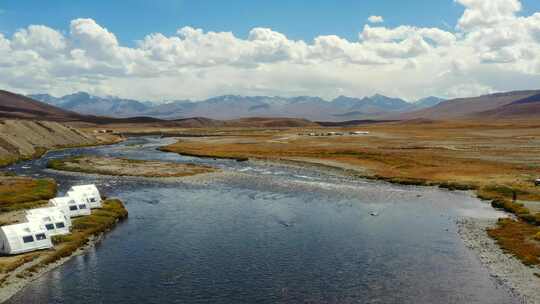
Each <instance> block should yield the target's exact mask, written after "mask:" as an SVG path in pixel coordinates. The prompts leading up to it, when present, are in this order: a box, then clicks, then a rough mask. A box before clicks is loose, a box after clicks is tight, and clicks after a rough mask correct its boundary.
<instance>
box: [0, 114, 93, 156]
mask: <svg viewBox="0 0 540 304" xmlns="http://www.w3.org/2000/svg"><path fill="white" fill-rule="evenodd" d="M97 143H98V140H97V139H96V138H95V137H93V136H92V135H88V134H85V133H83V132H81V131H79V130H77V129H75V128H72V127H69V126H66V125H64V124H61V123H58V122H51V121H30V120H0V165H6V164H9V163H11V162H13V161H16V160H19V159H23V158H30V157H33V156H37V155H39V154H41V153H43V152H45V151H46V150H48V149H52V148H59V147H71V146H85V145H93V144H97Z"/></svg>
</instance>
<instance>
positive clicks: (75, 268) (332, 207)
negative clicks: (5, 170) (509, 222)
mask: <svg viewBox="0 0 540 304" xmlns="http://www.w3.org/2000/svg"><path fill="white" fill-rule="evenodd" d="M171 141H174V140H173V139H158V138H132V139H130V140H128V141H126V142H123V143H121V144H117V145H113V146H107V147H97V148H86V149H72V150H64V151H55V152H51V153H48V154H47V155H46V156H45V157H43V158H42V159H39V160H35V161H29V162H25V163H20V164H17V165H14V166H12V167H11V168H10V169H11V170H13V171H15V172H17V173H19V174H25V175H31V176H41V177H43V176H47V177H53V178H55V179H57V181H58V182H59V185H60V193H63V192H64V191H66V189H67V188H68V187H69V186H71V185H73V184H78V183H87V182H88V183H89V182H91V183H96V184H97V185H98V186H99V188H100V189H101V190H102V191H103V192H104V193H105V194H106V195H107V196H109V197H118V198H120V199H122V200H123V201H124V202H125V203H126V206H127V208H128V210H129V214H130V217H129V219H128V220H127V221H126V222H123V223H121V224H120V225H119V226H117V227H116V228H115V229H114V230H113V231H111V232H110V233H108V234H107V235H106V237H105V238H104V239H103V241H102V242H100V243H99V244H98V245H97V246H96V247H95V248H93V249H90V250H89V251H88V252H87V253H86V254H84V255H82V256H78V257H75V258H73V259H71V260H70V261H69V262H67V263H66V264H64V265H62V266H61V267H59V268H57V269H55V270H53V271H51V272H49V273H48V274H46V275H44V276H42V277H41V278H39V279H37V280H36V281H34V282H32V283H31V284H29V285H28V287H26V288H25V289H24V290H22V291H21V292H19V293H18V294H17V295H15V296H14V297H13V298H12V299H11V300H9V301H8V302H7V303H9V304H28V303H36V304H38V303H70V304H71V303H92V304H95V303H116V304H128V303H130V304H131V303H491V304H492V303H513V302H514V300H513V299H512V297H511V296H510V294H509V293H508V291H507V290H506V289H505V288H503V287H502V286H500V285H498V283H497V282H495V280H493V279H492V278H491V277H490V275H489V273H488V272H487V271H486V269H485V268H483V267H482V265H481V264H480V262H479V260H478V259H477V257H476V256H475V254H474V253H473V252H471V251H470V250H468V249H467V248H465V246H464V245H463V243H462V241H461V239H460V237H459V235H458V233H457V226H456V220H457V219H459V218H460V217H463V216H467V217H480V218H496V217H499V216H501V214H500V213H498V212H497V211H494V210H493V209H492V208H491V207H490V206H489V205H488V204H487V203H485V202H481V201H479V200H477V199H475V198H473V197H472V196H471V194H470V193H466V192H450V191H446V190H441V189H437V188H430V187H412V186H398V185H391V184H387V183H380V182H372V181H363V180H352V179H349V178H346V177H342V176H339V175H335V174H333V173H332V172H328V173H321V172H318V171H315V170H309V169H299V168H291V167H286V166H279V165H270V164H258V163H252V162H245V163H239V162H235V161H230V160H208V159H198V158H192V157H184V156H179V155H177V154H173V153H164V152H159V151H157V150H156V148H157V147H159V146H160V145H164V144H167V143H170V142H171ZM82 153H86V154H98V155H108V156H122V157H127V158H133V159H155V160H164V161H174V162H193V163H203V164H211V165H213V166H217V167H219V168H221V169H222V170H223V172H225V173H226V174H222V175H219V176H216V177H215V178H212V179H200V178H199V179H194V180H188V181H171V180H167V181H164V180H149V179H133V178H118V177H103V176H102V177H97V176H91V175H78V176H73V175H69V174H62V173H55V172H50V171H48V170H45V169H44V168H45V165H46V163H47V161H48V160H49V159H51V158H58V157H64V156H68V155H78V154H82ZM371 214H376V216H373V215H371Z"/></svg>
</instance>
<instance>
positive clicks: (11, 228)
mask: <svg viewBox="0 0 540 304" xmlns="http://www.w3.org/2000/svg"><path fill="white" fill-rule="evenodd" d="M52 247H53V244H52V242H51V239H50V237H49V235H48V234H47V230H46V229H45V227H42V226H41V225H40V223H37V222H28V223H22V224H15V225H8V226H2V227H0V253H3V254H19V253H25V252H30V251H35V250H40V249H49V248H52Z"/></svg>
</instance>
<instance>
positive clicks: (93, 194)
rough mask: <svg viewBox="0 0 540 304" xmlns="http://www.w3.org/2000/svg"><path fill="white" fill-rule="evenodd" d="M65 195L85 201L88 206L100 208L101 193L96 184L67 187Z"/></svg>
mask: <svg viewBox="0 0 540 304" xmlns="http://www.w3.org/2000/svg"><path fill="white" fill-rule="evenodd" d="M67 195H68V196H69V197H71V198H73V199H75V200H76V201H77V202H81V201H86V202H87V203H88V205H90V208H92V209H95V208H101V202H102V199H101V195H100V194H99V190H98V188H97V187H96V185H81V186H73V187H71V188H69V191H68V193H67Z"/></svg>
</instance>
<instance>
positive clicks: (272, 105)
mask: <svg viewBox="0 0 540 304" xmlns="http://www.w3.org/2000/svg"><path fill="white" fill-rule="evenodd" d="M28 97H30V98H33V99H36V100H39V101H42V102H44V103H47V104H50V105H53V106H57V107H60V108H62V109H64V110H68V111H73V112H77V113H80V114H85V115H97V116H110V117H133V116H148V117H154V118H160V119H182V118H189V117H206V118H211V119H221V120H228V119H238V118H245V117H289V118H304V119H309V120H313V121H345V120H359V119H377V118H381V117H383V116H387V115H389V114H400V113H407V112H411V111H417V110H421V109H425V108H428V107H431V106H434V105H437V104H438V103H440V102H442V101H444V100H443V99H441V98H437V97H428V98H424V99H421V100H418V101H416V102H407V101H405V100H403V99H400V98H391V97H386V96H383V95H378V94H377V95H374V96H371V97H364V98H355V97H346V96H340V97H337V98H335V99H333V100H331V101H327V100H324V99H322V98H319V97H310V96H299V97H288V98H287V97H269V96H237V95H224V96H218V97H213V98H209V99H206V100H201V101H190V100H179V101H172V102H168V103H161V104H158V103H151V102H147V101H138V100H132V99H123V98H118V97H98V96H93V95H90V94H88V93H85V92H79V93H74V94H70V95H66V96H62V97H54V96H51V95H49V94H36V95H29V96H28Z"/></svg>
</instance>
